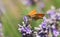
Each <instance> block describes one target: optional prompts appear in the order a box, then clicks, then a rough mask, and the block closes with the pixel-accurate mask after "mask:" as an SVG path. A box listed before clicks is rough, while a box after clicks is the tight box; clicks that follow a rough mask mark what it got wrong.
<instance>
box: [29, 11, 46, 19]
mask: <svg viewBox="0 0 60 37" xmlns="http://www.w3.org/2000/svg"><path fill="white" fill-rule="evenodd" d="M29 16H30V17H31V18H33V19H36V20H37V19H43V17H44V16H45V14H42V13H40V14H38V13H37V11H36V10H33V11H32V12H30V13H29Z"/></svg>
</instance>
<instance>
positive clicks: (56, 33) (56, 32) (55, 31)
mask: <svg viewBox="0 0 60 37" xmlns="http://www.w3.org/2000/svg"><path fill="white" fill-rule="evenodd" d="M53 35H54V36H55V37H57V36H58V35H59V31H58V30H56V29H54V30H53Z"/></svg>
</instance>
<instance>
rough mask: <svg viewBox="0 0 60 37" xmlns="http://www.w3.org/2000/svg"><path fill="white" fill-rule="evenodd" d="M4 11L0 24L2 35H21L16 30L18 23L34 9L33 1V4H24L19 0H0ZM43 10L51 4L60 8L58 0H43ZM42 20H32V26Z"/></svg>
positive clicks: (9, 36)
mask: <svg viewBox="0 0 60 37" xmlns="http://www.w3.org/2000/svg"><path fill="white" fill-rule="evenodd" d="M25 1H26V0H25ZM2 2H3V5H4V9H5V13H4V14H3V15H2V19H1V20H2V24H3V32H4V37H21V34H20V32H19V31H18V25H17V24H18V23H21V22H22V21H23V19H22V18H23V16H25V15H28V13H30V12H31V11H32V10H34V9H36V5H35V3H34V4H33V5H29V6H28V5H24V4H23V3H22V2H24V1H21V0H2ZM44 2H45V5H46V7H45V9H44V10H45V11H47V10H48V9H50V6H51V5H54V6H55V7H56V8H60V0H44ZM41 22H42V20H37V21H32V22H31V25H32V28H33V27H35V26H38V25H39V24H40V23H41Z"/></svg>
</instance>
